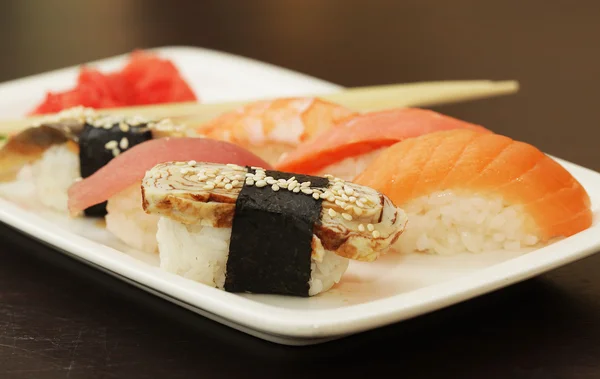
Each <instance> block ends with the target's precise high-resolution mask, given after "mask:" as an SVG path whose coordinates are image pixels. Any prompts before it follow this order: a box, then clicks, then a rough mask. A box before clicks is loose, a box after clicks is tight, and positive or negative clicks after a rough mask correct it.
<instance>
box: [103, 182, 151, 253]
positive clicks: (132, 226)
mask: <svg viewBox="0 0 600 379" xmlns="http://www.w3.org/2000/svg"><path fill="white" fill-rule="evenodd" d="M106 211H107V215H106V217H105V220H106V229H107V230H108V231H109V232H111V233H112V234H114V235H115V237H117V238H118V239H120V240H121V241H123V242H125V243H126V244H127V245H129V246H131V247H133V248H135V249H138V250H141V251H143V252H146V253H156V252H157V251H158V244H157V243H156V231H157V229H158V227H157V224H158V219H159V218H160V217H159V216H156V215H150V214H147V213H146V212H144V209H143V208H142V191H141V184H140V183H136V184H134V185H132V186H130V187H129V188H127V189H125V190H123V191H121V192H119V193H118V194H117V195H115V196H113V197H111V198H110V199H108V203H107V205H106Z"/></svg>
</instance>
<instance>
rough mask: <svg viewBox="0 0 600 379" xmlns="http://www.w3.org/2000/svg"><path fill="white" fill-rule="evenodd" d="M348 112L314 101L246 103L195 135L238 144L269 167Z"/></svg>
mask: <svg viewBox="0 0 600 379" xmlns="http://www.w3.org/2000/svg"><path fill="white" fill-rule="evenodd" d="M353 114H354V112H352V111H350V110H349V109H347V108H345V107H343V106H341V105H338V104H334V103H330V102H328V101H324V100H321V99H318V98H281V99H277V100H264V101H257V102H253V103H251V104H248V105H246V106H244V107H242V108H240V109H237V110H235V111H232V112H227V113H224V114H222V115H221V116H219V117H217V118H215V119H213V120H211V121H209V122H208V123H205V124H203V125H200V126H199V127H198V128H197V129H196V131H197V133H198V134H199V135H201V136H204V137H207V138H214V139H218V140H223V141H228V142H232V143H235V144H237V145H240V146H242V147H244V148H246V149H248V150H250V151H252V152H253V153H255V154H256V155H258V156H260V157H261V158H263V159H264V160H266V161H267V162H269V163H270V164H273V163H274V162H276V161H277V160H278V159H279V157H280V156H281V154H283V153H286V152H289V151H291V150H293V149H294V148H295V147H296V146H297V145H298V144H299V143H301V142H304V141H308V140H310V139H312V138H313V137H314V136H315V135H316V134H318V133H319V132H321V131H323V130H326V129H328V128H330V127H331V126H333V125H335V124H336V123H337V122H339V121H340V120H342V119H343V118H345V117H348V116H351V115H353Z"/></svg>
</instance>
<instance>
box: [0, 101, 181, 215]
mask: <svg viewBox="0 0 600 379" xmlns="http://www.w3.org/2000/svg"><path fill="white" fill-rule="evenodd" d="M182 133H183V128H182V127H181V126H179V125H174V124H173V123H171V122H170V121H169V120H168V119H162V120H149V119H146V118H143V117H141V116H133V117H124V116H118V115H110V114H101V113H97V112H96V111H94V110H93V109H89V108H84V107H75V108H70V109H67V110H65V111H62V112H60V113H57V114H55V115H50V116H46V117H45V118H43V119H42V121H40V122H39V123H38V124H35V125H32V126H31V127H30V128H27V129H25V130H24V131H22V132H21V133H18V134H16V135H15V136H12V137H11V138H9V140H8V142H7V143H6V145H4V146H3V147H2V149H1V150H0V182H10V181H14V180H17V176H18V174H19V173H20V172H21V171H22V170H23V169H24V168H29V167H30V168H31V171H32V175H31V176H32V178H33V183H34V185H35V189H36V195H37V197H38V198H39V200H40V201H41V203H42V204H43V205H44V206H47V207H49V208H53V209H55V210H58V211H63V212H66V211H67V189H68V188H69V186H70V185H71V184H73V182H74V181H76V180H77V179H79V178H86V177H88V176H90V175H92V174H93V173H94V172H95V171H97V170H98V169H99V168H100V167H102V166H104V165H105V164H106V163H108V162H109V161H110V160H112V159H113V158H114V157H116V156H118V155H119V154H121V153H122V152H124V151H127V150H128V149H130V148H132V147H133V146H135V145H137V144H139V143H142V142H144V141H148V140H150V139H152V138H159V137H164V136H178V135H181V134H182ZM85 214H86V215H87V216H103V215H104V214H106V205H105V204H98V205H96V206H94V207H92V208H89V209H86V210H85Z"/></svg>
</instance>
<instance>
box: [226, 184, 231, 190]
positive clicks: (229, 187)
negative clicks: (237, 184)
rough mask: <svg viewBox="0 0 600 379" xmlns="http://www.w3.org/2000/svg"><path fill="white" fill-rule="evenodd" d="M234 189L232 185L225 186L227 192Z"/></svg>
mask: <svg viewBox="0 0 600 379" xmlns="http://www.w3.org/2000/svg"><path fill="white" fill-rule="evenodd" d="M232 188H233V186H232V185H231V183H227V184H225V189H226V190H230V189H232Z"/></svg>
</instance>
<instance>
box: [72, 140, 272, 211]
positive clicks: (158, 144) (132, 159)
mask: <svg viewBox="0 0 600 379" xmlns="http://www.w3.org/2000/svg"><path fill="white" fill-rule="evenodd" d="M191 160H194V161H197V162H211V163H222V164H227V163H232V164H237V165H240V166H257V167H262V168H265V169H271V168H272V167H271V166H270V165H269V164H268V163H267V162H265V161H263V160H262V159H260V158H259V157H257V156H256V155H254V154H252V153H251V152H249V151H248V150H245V149H244V148H242V147H240V146H237V145H234V144H232V143H229V142H223V141H217V140H213V139H208V138H159V139H154V140H150V141H147V142H144V143H141V144H139V145H136V146H134V147H132V148H131V149H130V150H127V151H125V152H124V153H123V154H121V155H119V156H117V157H116V158H114V159H113V160H111V161H110V162H109V163H108V164H107V165H105V166H104V167H102V168H101V169H100V170H98V171H96V172H95V173H94V174H93V175H91V176H89V177H88V178H86V179H84V180H81V181H79V182H77V183H75V184H73V185H72V186H71V187H70V188H69V191H68V195H69V211H70V212H72V213H77V212H79V211H82V210H84V209H86V208H88V207H91V206H92V205H96V204H100V203H102V202H103V201H106V200H108V199H109V198H111V197H112V196H114V195H116V194H118V193H119V192H121V191H123V190H124V189H126V188H127V187H129V186H130V185H132V184H134V183H135V182H139V181H141V180H142V179H143V178H144V175H145V174H146V171H147V170H150V169H151V168H152V167H154V166H156V165H157V164H159V163H163V162H171V161H186V162H187V161H191Z"/></svg>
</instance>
